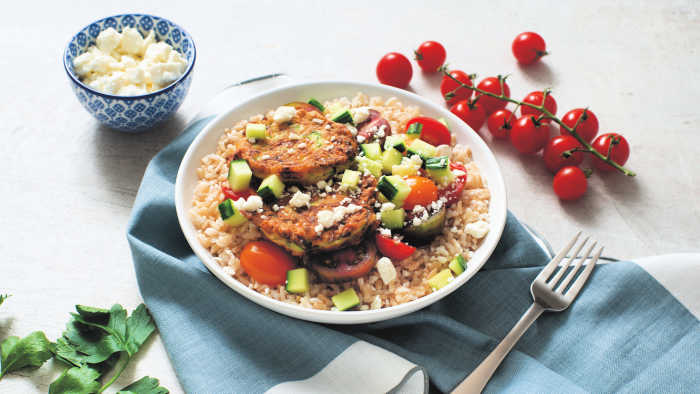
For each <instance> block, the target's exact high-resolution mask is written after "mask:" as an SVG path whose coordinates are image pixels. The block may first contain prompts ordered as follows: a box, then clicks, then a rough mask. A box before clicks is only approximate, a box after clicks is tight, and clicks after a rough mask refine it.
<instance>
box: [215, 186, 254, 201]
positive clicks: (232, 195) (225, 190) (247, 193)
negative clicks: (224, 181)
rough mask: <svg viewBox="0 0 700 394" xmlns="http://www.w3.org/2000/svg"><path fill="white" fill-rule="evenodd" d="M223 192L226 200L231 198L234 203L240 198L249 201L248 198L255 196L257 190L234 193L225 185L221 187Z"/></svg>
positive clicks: (249, 189)
mask: <svg viewBox="0 0 700 394" xmlns="http://www.w3.org/2000/svg"><path fill="white" fill-rule="evenodd" d="M221 192H222V193H224V196H225V197H226V198H230V199H231V200H233V201H236V200H238V199H239V198H243V199H247V198H248V197H250V196H252V195H253V194H255V190H253V189H251V188H248V189H245V190H241V191H237V192H234V191H233V190H231V188H230V187H228V186H224V185H221Z"/></svg>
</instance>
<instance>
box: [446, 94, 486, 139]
mask: <svg viewBox="0 0 700 394" xmlns="http://www.w3.org/2000/svg"><path fill="white" fill-rule="evenodd" d="M479 100H481V99H479ZM479 100H472V101H469V100H462V101H460V102H458V103H457V104H455V105H453V106H452V108H450V112H452V113H453V114H455V115H457V116H458V117H459V118H460V119H462V120H463V121H465V122H466V123H467V124H468V125H469V127H471V128H472V129H474V131H477V132H478V131H479V130H480V129H481V126H483V125H484V121H486V111H484V107H482V106H481V103H480V102H479Z"/></svg>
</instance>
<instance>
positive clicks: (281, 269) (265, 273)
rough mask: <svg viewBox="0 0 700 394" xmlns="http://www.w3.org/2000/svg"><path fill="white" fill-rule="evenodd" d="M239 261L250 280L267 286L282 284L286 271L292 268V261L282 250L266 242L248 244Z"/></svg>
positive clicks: (285, 278) (285, 277)
mask: <svg viewBox="0 0 700 394" xmlns="http://www.w3.org/2000/svg"><path fill="white" fill-rule="evenodd" d="M239 259H240V261H241V266H242V267H243V269H244V270H245V272H246V273H247V274H248V275H250V277H251V278H253V279H255V280H256V281H258V282H260V283H263V284H266V285H269V286H278V285H282V284H284V282H285V281H286V280H287V271H289V270H290V269H293V268H294V259H293V258H292V257H291V256H290V255H289V254H287V252H286V251H285V250H284V249H282V248H280V247H279V246H277V245H275V244H273V243H272V242H268V241H252V242H248V243H247V244H246V245H245V246H244V247H243V251H241V255H240V257H239Z"/></svg>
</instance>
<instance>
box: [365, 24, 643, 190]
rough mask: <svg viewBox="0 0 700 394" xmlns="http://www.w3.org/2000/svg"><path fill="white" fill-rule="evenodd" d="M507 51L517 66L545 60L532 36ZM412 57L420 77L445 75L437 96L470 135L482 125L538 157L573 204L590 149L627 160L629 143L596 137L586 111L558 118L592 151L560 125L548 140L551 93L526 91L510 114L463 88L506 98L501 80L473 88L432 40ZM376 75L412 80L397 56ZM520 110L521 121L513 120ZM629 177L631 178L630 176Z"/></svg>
mask: <svg viewBox="0 0 700 394" xmlns="http://www.w3.org/2000/svg"><path fill="white" fill-rule="evenodd" d="M511 50H512V52H513V56H514V57H515V59H516V60H517V61H518V63H520V64H521V65H529V64H533V63H536V62H538V61H539V60H540V59H541V58H542V56H545V55H547V49H546V44H545V41H544V39H543V38H542V37H541V36H540V35H539V34H537V33H533V32H524V33H521V34H519V35H518V36H517V37H516V38H515V39H514V40H513V43H512V45H511ZM414 54H415V58H414V59H415V60H416V62H417V63H418V66H419V67H420V68H421V69H422V70H423V72H425V73H433V72H438V71H443V70H445V74H446V75H443V78H442V82H441V83H440V93H441V94H442V96H443V97H444V99H445V104H446V105H447V106H448V108H449V109H450V111H451V112H452V113H454V114H455V115H457V117H459V118H460V119H462V120H463V121H464V122H465V123H467V124H468V125H469V126H470V127H471V128H472V129H473V130H474V131H476V132H479V131H480V130H481V128H482V127H483V126H484V124H486V126H487V128H488V130H489V132H490V134H491V136H492V137H493V139H494V140H497V139H501V140H509V141H510V143H511V144H512V145H513V147H514V148H515V149H516V150H517V151H519V152H520V153H522V154H539V152H542V161H543V162H544V165H545V166H546V167H547V169H548V170H549V171H551V172H552V173H554V174H555V175H554V179H553V182H552V188H553V189H554V192H555V193H556V195H557V196H558V197H559V198H560V199H561V200H576V199H579V198H581V197H582V196H583V195H584V194H585V192H586V189H587V187H588V181H587V178H588V176H589V175H590V173H591V172H592V171H591V170H588V169H586V170H582V169H581V168H579V166H580V165H581V164H582V163H583V162H584V156H585V155H584V154H585V153H589V154H590V153H591V147H592V149H594V150H595V151H597V152H598V153H600V154H601V155H602V156H604V157H609V158H610V159H611V160H612V161H614V162H615V163H617V164H618V165H620V166H623V165H624V164H625V163H626V162H627V159H628V158H629V155H630V147H629V144H628V142H627V140H626V139H625V138H624V137H623V136H622V135H620V134H617V133H607V134H602V135H598V129H599V123H598V118H597V117H596V115H595V114H594V113H593V112H592V111H591V110H589V109H584V108H574V109H572V110H570V111H568V112H566V113H565V114H564V116H563V117H562V118H561V119H560V121H561V123H562V124H563V125H565V126H566V127H569V128H571V129H575V131H576V134H577V135H578V136H579V137H580V138H581V139H582V140H584V141H586V143H588V144H590V147H587V146H582V144H581V142H580V141H579V140H578V139H577V138H575V137H574V136H572V135H571V133H569V131H568V130H567V129H566V128H565V127H563V126H561V127H558V131H559V132H558V133H556V134H557V135H555V136H550V133H551V129H556V128H557V127H556V126H558V125H557V122H553V121H552V119H551V117H552V116H556V113H557V109H558V108H557V101H556V100H555V99H554V96H552V94H551V92H550V91H549V90H542V91H534V92H530V93H528V94H527V95H526V96H525V98H523V99H522V100H521V101H520V104H518V105H517V106H516V107H515V109H508V108H507V105H508V104H509V102H508V101H505V100H501V99H498V98H495V97H490V96H487V95H484V94H482V93H480V92H477V91H475V90H472V89H469V88H467V87H464V86H462V84H464V85H466V86H469V87H473V86H476V88H478V89H480V90H482V91H485V92H488V93H491V94H495V95H504V96H505V97H507V98H510V93H511V90H510V86H509V85H508V84H507V83H506V78H505V77H502V76H500V75H499V76H495V77H494V76H489V77H487V78H484V79H482V80H481V81H479V83H478V84H477V85H475V81H474V78H475V77H476V76H475V75H474V74H468V73H467V72H465V71H462V70H457V69H455V70H449V71H446V65H445V64H444V62H445V59H446V57H447V52H446V51H445V48H444V47H443V46H442V45H441V44H440V43H438V42H436V41H426V42H424V43H422V44H421V45H420V46H419V47H418V49H416V50H415V51H414ZM376 71H377V78H378V79H379V82H381V83H383V84H387V85H391V86H395V87H399V88H406V87H408V85H409V83H410V82H411V77H412V75H413V69H412V66H411V62H410V61H409V60H408V58H406V57H405V56H404V55H402V54H400V53H396V52H391V53H388V54H387V55H385V56H384V57H382V58H381V60H380V61H379V63H378V64H377V69H376ZM457 81H459V82H457ZM514 101H516V100H514ZM523 103H527V104H531V105H535V106H542V107H544V109H546V110H547V112H549V114H544V113H542V111H540V110H539V109H535V108H532V107H530V106H528V105H522V104H523ZM518 110H519V112H520V114H519V116H518V115H516V112H517V111H518ZM590 156H592V165H593V166H595V168H596V169H597V170H598V171H601V172H608V171H613V170H615V169H616V168H614V167H613V166H611V165H610V164H608V163H606V162H605V161H603V160H601V159H600V158H598V157H597V156H594V155H593V154H590ZM628 174H630V175H633V174H632V173H631V172H628Z"/></svg>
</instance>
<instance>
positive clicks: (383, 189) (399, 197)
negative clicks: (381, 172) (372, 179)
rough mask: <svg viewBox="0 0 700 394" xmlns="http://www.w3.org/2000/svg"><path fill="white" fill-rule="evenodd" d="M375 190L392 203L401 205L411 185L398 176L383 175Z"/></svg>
mask: <svg viewBox="0 0 700 394" xmlns="http://www.w3.org/2000/svg"><path fill="white" fill-rule="evenodd" d="M377 190H379V192H380V193H381V194H383V195H384V197H386V198H387V199H389V201H391V202H393V203H394V205H396V206H397V207H400V206H402V205H403V202H404V200H405V199H406V197H407V196H408V193H410V192H411V187H410V186H408V184H407V183H406V181H404V180H403V179H401V177H399V176H396V175H385V176H383V177H381V178H380V179H379V183H377Z"/></svg>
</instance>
